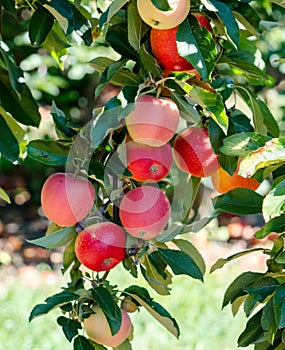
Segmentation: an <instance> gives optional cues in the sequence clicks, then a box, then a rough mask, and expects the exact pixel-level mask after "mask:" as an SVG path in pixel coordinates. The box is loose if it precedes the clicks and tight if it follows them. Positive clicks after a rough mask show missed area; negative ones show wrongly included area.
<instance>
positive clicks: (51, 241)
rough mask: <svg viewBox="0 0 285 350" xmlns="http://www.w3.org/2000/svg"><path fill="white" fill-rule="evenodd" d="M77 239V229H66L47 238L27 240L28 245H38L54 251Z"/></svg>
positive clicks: (71, 227)
mask: <svg viewBox="0 0 285 350" xmlns="http://www.w3.org/2000/svg"><path fill="white" fill-rule="evenodd" d="M74 237H75V227H74V226H70V227H64V228H61V229H59V230H58V231H54V232H52V233H50V234H47V235H46V236H43V237H40V238H37V239H32V240H27V242H28V243H31V244H35V245H38V246H40V247H43V248H46V249H54V248H58V247H61V246H63V245H65V244H66V243H68V242H70V241H71V240H72V239H73V238H74Z"/></svg>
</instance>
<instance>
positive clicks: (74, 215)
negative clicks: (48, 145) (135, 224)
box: [41, 173, 95, 226]
mask: <svg viewBox="0 0 285 350" xmlns="http://www.w3.org/2000/svg"><path fill="white" fill-rule="evenodd" d="M94 200H95V190H94V187H93V185H92V183H91V182H90V181H88V180H87V179H84V178H82V177H75V176H74V175H73V174H70V173H54V174H52V175H51V176H49V177H48V178H47V180H46V181H45V183H44V185H43V187H42V191H41V204H42V210H43V212H44V214H45V216H46V217H47V218H48V219H49V220H50V221H53V222H54V223H56V224H57V225H59V226H72V225H74V224H76V223H77V222H79V221H80V220H82V219H84V218H85V217H86V216H87V215H88V213H89V212H90V210H91V209H92V207H93V204H94Z"/></svg>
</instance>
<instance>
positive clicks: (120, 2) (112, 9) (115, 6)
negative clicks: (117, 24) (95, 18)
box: [107, 0, 128, 22]
mask: <svg viewBox="0 0 285 350" xmlns="http://www.w3.org/2000/svg"><path fill="white" fill-rule="evenodd" d="M127 2H128V0H116V1H113V2H112V3H111V5H110V6H109V10H108V18H107V21H108V22H109V21H110V19H111V18H112V17H113V16H114V15H115V14H116V13H117V12H118V11H119V10H120V9H121V8H122V7H123V6H124V5H125V4H126V3H127Z"/></svg>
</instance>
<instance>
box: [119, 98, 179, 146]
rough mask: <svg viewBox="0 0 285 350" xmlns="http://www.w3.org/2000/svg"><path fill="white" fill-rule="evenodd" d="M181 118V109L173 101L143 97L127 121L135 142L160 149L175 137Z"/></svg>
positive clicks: (138, 100) (139, 99) (137, 102)
mask: <svg viewBox="0 0 285 350" xmlns="http://www.w3.org/2000/svg"><path fill="white" fill-rule="evenodd" d="M179 118H180V113H179V109H178V107H177V105H176V104H175V102H173V101H172V100H171V99H169V98H166V97H165V98H156V97H154V96H151V95H142V96H139V97H138V98H137V100H136V102H135V109H134V110H133V111H132V112H131V113H130V114H129V115H128V116H127V117H126V119H125V121H126V126H127V129H128V132H129V134H130V136H131V138H132V139H133V141H135V142H137V143H143V144H146V145H149V146H154V147H159V146H162V145H164V144H165V143H167V142H168V141H169V140H170V139H171V138H172V137H173V136H174V134H175V132H176V129H177V127H178V123H179Z"/></svg>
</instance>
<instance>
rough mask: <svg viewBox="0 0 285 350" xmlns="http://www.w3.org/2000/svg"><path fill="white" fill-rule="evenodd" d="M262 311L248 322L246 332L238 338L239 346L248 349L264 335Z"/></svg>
mask: <svg viewBox="0 0 285 350" xmlns="http://www.w3.org/2000/svg"><path fill="white" fill-rule="evenodd" d="M261 315H262V309H261V310H259V311H258V312H257V313H256V314H255V315H253V316H252V317H251V318H250V319H249V320H248V322H247V324H246V327H245V329H244V331H243V332H242V333H241V334H240V336H239V338H238V346H241V347H246V346H249V345H251V344H252V343H254V342H256V341H257V340H258V339H259V338H260V337H261V336H262V335H263V332H264V331H263V328H262V326H261Z"/></svg>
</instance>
